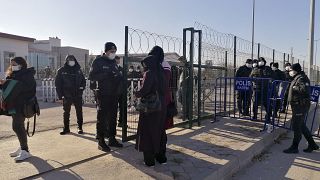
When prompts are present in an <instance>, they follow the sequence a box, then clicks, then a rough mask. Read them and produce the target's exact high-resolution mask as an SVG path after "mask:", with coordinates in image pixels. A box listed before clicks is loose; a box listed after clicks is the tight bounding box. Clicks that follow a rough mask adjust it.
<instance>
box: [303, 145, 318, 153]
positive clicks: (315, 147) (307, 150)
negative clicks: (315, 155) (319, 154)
mask: <svg viewBox="0 0 320 180" xmlns="http://www.w3.org/2000/svg"><path fill="white" fill-rule="evenodd" d="M314 150H319V146H318V145H316V144H314V145H312V146H310V145H309V146H308V148H307V149H304V150H303V152H306V153H311V152H312V151H314Z"/></svg>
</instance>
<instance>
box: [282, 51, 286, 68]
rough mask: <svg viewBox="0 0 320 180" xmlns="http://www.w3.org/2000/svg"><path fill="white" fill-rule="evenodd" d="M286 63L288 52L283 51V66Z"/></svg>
mask: <svg viewBox="0 0 320 180" xmlns="http://www.w3.org/2000/svg"><path fill="white" fill-rule="evenodd" d="M285 65H286V53H283V67H284V66H285Z"/></svg>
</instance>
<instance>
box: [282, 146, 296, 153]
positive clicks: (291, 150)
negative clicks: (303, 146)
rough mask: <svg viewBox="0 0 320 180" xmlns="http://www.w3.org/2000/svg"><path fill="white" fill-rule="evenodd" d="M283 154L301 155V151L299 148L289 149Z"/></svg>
mask: <svg viewBox="0 0 320 180" xmlns="http://www.w3.org/2000/svg"><path fill="white" fill-rule="evenodd" d="M283 152H284V153H286V154H298V153H299V149H298V148H293V147H289V148H288V149H285V150H283Z"/></svg>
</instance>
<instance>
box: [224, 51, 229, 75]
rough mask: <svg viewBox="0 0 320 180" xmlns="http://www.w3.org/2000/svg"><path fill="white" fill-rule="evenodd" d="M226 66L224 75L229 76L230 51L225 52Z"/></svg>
mask: <svg viewBox="0 0 320 180" xmlns="http://www.w3.org/2000/svg"><path fill="white" fill-rule="evenodd" d="M224 67H225V70H224V77H228V51H226V52H225V58H224Z"/></svg>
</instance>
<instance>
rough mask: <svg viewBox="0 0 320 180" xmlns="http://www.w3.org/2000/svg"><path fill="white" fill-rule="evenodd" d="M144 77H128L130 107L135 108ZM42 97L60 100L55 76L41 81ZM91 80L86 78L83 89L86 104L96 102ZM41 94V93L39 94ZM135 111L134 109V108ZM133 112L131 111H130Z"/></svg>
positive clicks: (50, 100)
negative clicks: (136, 94) (135, 93)
mask: <svg viewBox="0 0 320 180" xmlns="http://www.w3.org/2000/svg"><path fill="white" fill-rule="evenodd" d="M141 81H142V79H134V78H128V94H127V96H128V102H127V104H128V107H129V108H131V109H134V108H133V106H134V105H135V104H136V102H137V99H136V98H135V97H134V91H137V90H138V89H139V87H140V84H141ZM41 86H42V87H41V89H42V93H41V96H42V97H38V99H40V100H42V101H43V102H56V101H57V100H58V96H57V92H56V87H55V81H54V79H53V78H47V79H43V80H42V82H41ZM89 87H90V80H86V88H85V90H84V91H83V97H82V98H83V102H84V103H85V104H95V96H94V93H93V91H92V90H91V89H90V88H89ZM39 96H40V95H39ZM132 111H133V110H132ZM130 112H131V111H130Z"/></svg>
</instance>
